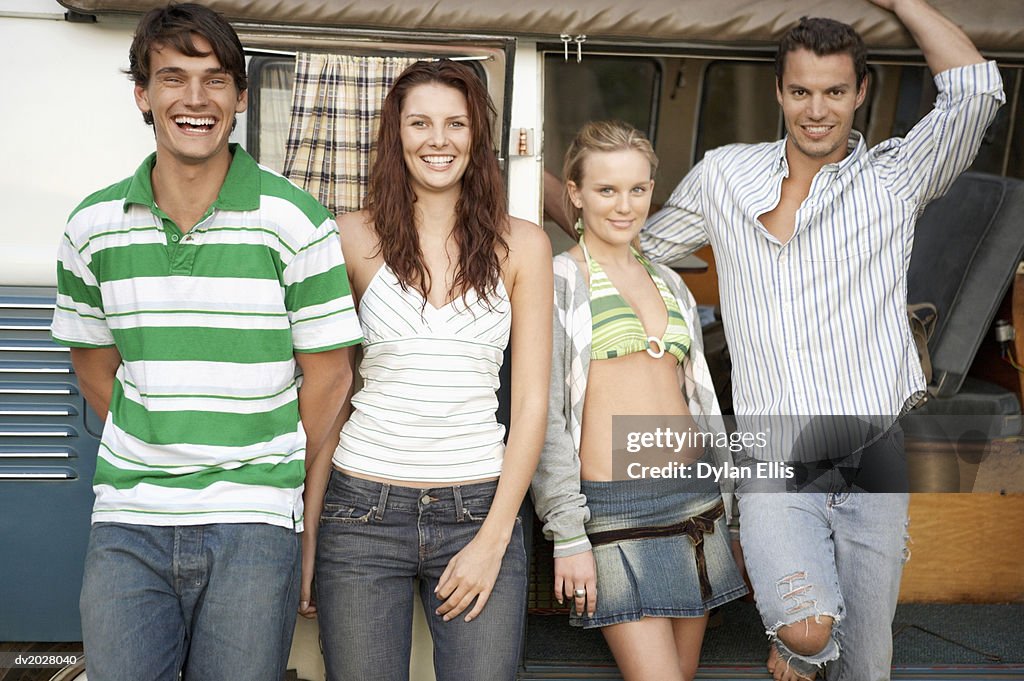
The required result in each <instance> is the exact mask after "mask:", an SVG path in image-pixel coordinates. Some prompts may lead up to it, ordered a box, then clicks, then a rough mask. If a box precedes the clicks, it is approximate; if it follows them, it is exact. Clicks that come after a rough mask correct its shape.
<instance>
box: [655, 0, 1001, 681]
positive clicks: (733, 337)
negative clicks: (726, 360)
mask: <svg viewBox="0 0 1024 681" xmlns="http://www.w3.org/2000/svg"><path fill="white" fill-rule="evenodd" d="M871 1H872V2H874V4H876V5H879V6H880V7H883V8H885V9H888V10H890V11H892V12H894V13H895V14H896V16H897V17H899V19H900V20H901V21H902V22H903V24H904V25H905V26H906V28H907V29H908V30H909V31H910V33H911V34H912V35H913V37H914V39H915V40H916V42H917V44H918V45H919V46H920V48H921V51H922V52H923V53H924V56H925V59H926V60H927V62H928V66H929V68H930V69H931V71H932V73H933V74H934V75H935V84H936V87H937V88H938V92H939V94H938V98H937V100H936V103H935V108H934V109H933V110H932V111H931V112H930V113H929V114H928V115H927V116H925V117H924V119H922V120H921V121H920V122H919V123H918V124H917V125H916V126H914V128H913V129H912V130H910V132H909V133H908V134H907V136H906V137H904V138H902V139H898V138H897V139H889V140H886V141H885V142H882V143H881V144H879V145H877V146H875V147H872V148H870V149H869V148H868V147H867V145H866V144H865V142H864V137H863V135H862V134H861V133H859V132H857V131H855V130H853V129H852V125H853V117H854V113H855V112H856V110H857V108H858V107H859V106H860V105H861V104H862V103H863V102H864V99H865V96H866V94H867V86H868V83H867V68H866V65H865V48H864V44H863V42H862V41H861V38H860V36H859V35H857V33H856V32H855V31H854V30H853V29H852V28H851V27H850V26H847V25H846V24H842V23H839V22H836V21H832V20H829V19H804V20H801V22H800V24H799V25H797V26H795V27H794V28H792V29H791V30H790V31H789V32H788V33H787V34H786V35H785V36H784V37H783V38H782V41H781V43H780V45H779V50H778V54H777V57H776V96H777V99H778V101H779V105H780V106H781V107H782V112H783V118H784V119H785V125H786V137H785V138H784V139H783V140H780V141H779V142H775V143H769V144H754V145H730V146H726V147H723V148H721V149H716V150H714V151H711V152H708V154H707V155H706V156H705V158H704V159H703V160H702V161H701V162H700V163H698V164H697V165H696V166H695V167H694V168H693V170H692V171H691V172H690V173H689V174H688V175H687V176H686V177H685V178H684V179H683V180H682V182H681V183H680V184H679V186H678V187H677V188H676V189H675V191H674V192H673V194H672V196H671V198H670V199H669V201H668V204H667V205H666V206H665V208H664V209H663V210H662V211H661V212H659V213H658V214H656V215H655V216H654V217H652V218H651V219H650V221H649V222H648V224H647V227H646V228H645V231H644V233H643V234H642V242H643V245H644V248H645V250H646V252H647V253H648V255H650V257H651V258H652V259H653V260H657V261H673V260H676V259H678V258H679V257H681V256H683V255H685V254H686V253H689V252H691V251H693V250H695V249H696V248H698V247H700V246H701V245H703V244H704V243H709V242H710V244H711V246H712V247H713V249H714V252H715V260H716V263H717V267H718V276H719V285H720V289H721V296H722V315H723V318H724V321H725V328H726V332H727V337H728V342H729V348H730V352H731V356H732V360H733V376H732V378H733V381H732V384H733V402H734V405H735V409H736V412H737V415H738V416H739V417H741V418H742V417H755V418H756V417H774V416H783V415H803V416H812V417H819V416H821V417H830V418H831V417H837V416H838V417H842V416H852V415H872V416H874V417H879V416H881V417H882V418H883V423H885V424H886V425H888V424H892V423H893V422H894V421H895V419H896V418H897V417H898V416H899V415H900V414H902V413H903V412H904V411H906V410H907V409H909V408H910V407H911V406H913V404H914V403H915V402H917V401H918V400H919V399H920V398H921V396H922V395H923V394H924V389H925V381H924V376H923V374H922V371H921V367H920V363H919V362H918V357H917V352H916V349H915V346H914V342H913V340H912V337H911V334H910V331H909V329H908V325H907V318H906V309H905V306H906V302H907V301H906V272H907V266H908V263H909V261H910V254H911V249H912V245H913V237H914V224H915V222H916V220H917V217H918V216H919V215H920V214H921V211H922V210H923V209H924V206H925V205H926V204H927V203H928V202H929V201H931V200H933V199H935V198H937V197H939V196H941V195H942V194H943V193H944V192H945V191H946V190H947V189H948V187H949V186H950V185H951V184H952V182H953V180H954V179H956V177H957V176H958V175H959V174H960V173H961V172H962V171H963V170H964V169H965V168H967V166H968V165H969V164H970V163H971V161H972V160H973V159H974V156H975V154H976V153H977V150H978V147H979V145H980V144H981V140H982V136H983V135H984V133H985V129H986V127H987V126H988V125H989V123H990V122H991V121H992V119H993V118H994V116H995V114H996V111H997V109H998V108H999V106H1000V104H1001V103H1002V102H1003V101H1004V95H1003V91H1002V82H1001V80H1000V77H999V71H998V69H997V68H996V65H995V63H994V62H985V60H984V59H983V58H982V56H981V55H980V54H979V53H978V51H977V49H975V47H974V45H973V44H972V43H971V41H970V40H969V39H968V38H967V36H966V35H964V33H963V32H962V31H961V30H960V29H959V28H958V27H957V26H956V25H954V24H953V23H952V22H950V21H949V20H948V19H946V18H945V17H943V16H942V15H941V14H939V13H938V12H937V11H936V10H935V9H933V8H932V7H931V6H929V5H928V4H927V3H926V2H925V1H924V0H871ZM902 446H903V441H902V433H901V432H900V430H899V428H898V426H896V425H893V426H892V427H891V428H888V430H887V431H886V432H885V434H884V435H883V436H882V437H880V438H874V439H872V440H871V441H870V442H869V444H868V446H866V447H865V448H863V450H862V451H858V452H857V455H858V457H860V459H858V460H861V459H863V460H875V461H886V460H889V461H895V460H898V459H901V457H902ZM883 486H884V485H883ZM818 489H821V488H820V487H819V488H818ZM837 490H838V491H837ZM739 492H740V495H739V504H740V514H741V518H742V520H741V541H742V544H743V550H744V555H745V558H746V564H747V568H748V570H749V574H750V578H751V580H752V583H753V585H754V590H755V594H756V599H757V604H758V609H759V610H760V613H761V617H762V619H763V621H764V625H765V629H766V630H767V631H768V633H769V635H770V637H771V639H772V649H771V654H770V655H769V661H768V666H769V669H770V670H771V671H772V673H773V675H774V677H775V679H777V680H779V681H795V680H796V679H813V678H815V676H817V675H819V674H821V673H822V672H823V671H825V670H827V675H828V679H829V680H830V681H834V680H835V679H842V680H850V681H854V680H856V681H876V680H878V679H888V678H889V676H890V664H891V659H892V630H891V623H892V617H893V615H894V613H895V609H896V601H897V595H898V592H899V581H900V575H901V572H902V563H903V554H904V546H905V522H906V518H907V501H908V498H907V494H906V493H905V492H901V493H885V494H883V493H874V494H868V493H850V492H849V488H848V487H842V486H839V487H837V488H835V489H830V488H827V487H826V488H825V489H824V490H823V491H820V492H814V493H808V492H804V493H792V494H785V493H777V494H769V493H765V494H750V493H748V494H742V492H743V487H742V486H741V488H740V490H739Z"/></svg>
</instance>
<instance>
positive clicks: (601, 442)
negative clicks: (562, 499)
mask: <svg viewBox="0 0 1024 681" xmlns="http://www.w3.org/2000/svg"><path fill="white" fill-rule="evenodd" d="M680 377H681V372H680V371H679V369H678V364H677V362H676V358H675V357H673V356H671V355H669V354H666V355H664V356H663V357H661V358H659V359H655V358H654V357H651V355H649V354H648V353H646V352H635V353H632V354H630V355H626V356H625V357H616V358H614V359H601V360H591V362H590V371H589V373H588V374H587V394H586V398H585V400H584V403H583V424H582V431H583V432H582V434H581V437H580V478H581V479H583V480H592V481H609V480H613V479H616V478H615V476H614V475H613V469H612V460H613V457H612V450H613V443H612V417H614V416H665V417H671V418H666V419H665V421H664V423H663V425H664V426H666V427H670V428H672V430H676V431H678V430H681V429H682V428H689V429H692V430H694V431H696V430H697V425H696V423H695V422H694V421H693V419H692V418H691V416H690V409H689V408H688V407H687V405H686V399H685V398H684V397H683V393H682V391H681V390H680V380H681V379H680ZM678 417H685V420H684V419H680V418H678ZM619 444H620V446H621V444H623V443H619ZM703 454H704V450H703V448H691V447H684V448H683V449H681V450H680V451H679V452H674V451H673V452H672V453H671V454H669V453H667V452H666V453H664V456H671V457H674V458H675V460H678V461H679V462H680V463H692V462H693V461H696V460H697V459H699V458H700V457H701V456H703ZM620 455H621V454H620Z"/></svg>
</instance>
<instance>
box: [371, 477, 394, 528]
mask: <svg viewBox="0 0 1024 681" xmlns="http://www.w3.org/2000/svg"><path fill="white" fill-rule="evenodd" d="M390 491H391V485H389V484H387V483H384V484H382V485H381V486H380V498H379V499H377V507H376V508H375V509H374V514H373V519H374V520H384V509H385V508H387V506H388V492H390Z"/></svg>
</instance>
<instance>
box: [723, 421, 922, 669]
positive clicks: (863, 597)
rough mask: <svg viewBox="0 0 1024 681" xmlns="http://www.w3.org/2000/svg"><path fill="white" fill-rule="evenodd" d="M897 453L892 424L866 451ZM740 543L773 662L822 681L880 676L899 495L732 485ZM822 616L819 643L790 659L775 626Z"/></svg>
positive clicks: (893, 582) (893, 590) (900, 522)
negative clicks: (827, 622)
mask: <svg viewBox="0 0 1024 681" xmlns="http://www.w3.org/2000/svg"><path fill="white" fill-rule="evenodd" d="M868 453H870V454H871V455H873V456H885V455H887V454H890V455H891V456H893V457H896V456H902V433H901V432H900V431H899V430H898V429H894V430H893V431H892V432H890V433H889V434H888V435H886V436H885V437H883V438H882V439H881V440H880V441H879V442H877V443H876V444H874V445H873V446H872V447H871V448H869V450H868ZM738 496H739V507H740V541H741V543H742V545H743V555H744V562H745V563H746V566H747V573H748V574H749V576H750V581H751V584H753V586H754V598H755V599H756V601H757V608H758V610H759V611H760V613H761V619H762V621H763V622H764V626H765V629H766V631H767V633H768V635H769V637H771V638H772V640H773V641H774V643H775V646H776V647H777V648H778V651H779V655H780V658H781V661H782V663H783V664H789V665H790V666H791V667H792V668H793V669H794V670H795V671H797V672H799V673H801V674H805V675H807V674H809V673H810V672H815V671H816V672H821V671H822V670H823V669H824V671H825V672H826V676H827V678H828V680H829V681H880V680H884V679H888V678H889V677H890V672H891V669H890V667H891V662H892V618H893V615H894V614H895V613H896V601H897V597H898V595H899V587H900V577H901V575H902V572H903V562H904V555H905V547H906V541H907V534H906V527H907V504H908V499H909V498H908V495H907V494H905V493H868V492H860V493H851V492H848V491H842V492H791V493H786V492H761V493H746V494H744V493H743V487H742V486H741V487H740V488H739V490H738ZM820 615H828V616H829V617H832V618H833V620H834V621H835V623H834V625H833V626H832V636H831V638H830V639H829V641H828V643H827V644H826V645H825V647H824V649H822V650H821V651H820V652H818V653H816V654H814V655H797V654H796V653H794V652H793V651H791V650H790V649H789V648H787V647H786V645H785V643H784V642H783V641H782V640H780V639H779V638H777V637H776V631H777V630H778V629H779V627H781V626H783V625H788V624H793V623H796V622H800V621H802V620H805V619H807V618H814V617H816V616H820Z"/></svg>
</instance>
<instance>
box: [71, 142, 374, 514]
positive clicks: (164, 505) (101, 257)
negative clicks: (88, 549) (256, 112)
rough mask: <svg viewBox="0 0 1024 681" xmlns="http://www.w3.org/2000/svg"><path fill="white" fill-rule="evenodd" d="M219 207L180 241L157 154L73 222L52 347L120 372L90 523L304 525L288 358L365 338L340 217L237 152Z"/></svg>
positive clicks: (301, 464)
mask: <svg viewBox="0 0 1024 681" xmlns="http://www.w3.org/2000/svg"><path fill="white" fill-rule="evenodd" d="M231 151H232V153H233V160H232V162H231V168H230V170H229V171H228V174H227V177H226V179H225V181H224V185H223V187H222V188H221V191H220V195H219V196H218V197H217V200H216V201H214V203H213V205H212V206H211V207H210V209H209V210H208V211H207V213H206V215H204V216H203V218H202V219H201V220H200V221H199V223H198V224H197V225H196V226H195V227H194V228H193V229H192V230H191V231H189V232H188V233H187V234H182V233H181V232H180V231H179V229H178V228H177V227H176V226H175V225H174V223H173V222H171V220H170V219H169V218H168V217H167V215H166V214H165V213H164V212H163V211H162V210H160V208H159V207H157V205H156V204H155V202H154V200H153V189H152V184H151V180H150V173H151V170H152V167H153V163H154V162H155V158H156V156H155V154H154V155H153V156H151V157H149V158H148V159H147V160H146V161H145V162H143V164H142V165H141V166H140V167H139V169H138V170H137V171H136V173H135V175H134V176H133V177H130V178H128V179H126V180H124V181H122V182H119V183H118V184H115V185H113V186H111V187H108V188H107V189H104V190H102V191H100V192H97V193H96V194H93V195H92V196H90V197H89V198H87V199H86V200H85V201H84V202H83V203H82V204H81V205H80V206H79V207H78V208H76V209H75V211H74V212H73V213H72V215H71V218H70V219H69V221H68V225H67V230H66V232H65V234H64V239H63V240H62V242H61V246H60V250H59V255H58V263H57V282H58V295H57V309H56V312H55V314H54V318H53V327H52V333H53V338H54V340H55V341H57V342H58V343H62V344H64V345H68V346H71V347H80V348H95V347H109V346H111V345H116V346H117V349H118V350H119V351H120V353H121V357H122V359H123V363H122V365H121V367H120V368H119V369H118V371H117V378H116V380H115V382H114V392H113V398H112V400H111V404H110V414H109V415H108V417H107V422H106V425H105V426H104V429H103V437H102V440H101V442H100V447H99V456H98V460H97V465H96V478H95V481H94V489H95V491H96V505H95V507H94V509H93V517H92V519H93V522H103V521H111V522H124V523H135V524H146V525H198V524H207V523H241V522H247V523H248V522H259V523H268V524H271V525H279V526H282V527H289V528H292V527H294V528H295V529H296V531H301V529H302V494H301V493H302V484H303V479H304V477H305V431H304V430H303V428H302V425H301V424H300V422H299V409H298V399H297V391H296V382H295V373H296V362H295V358H294V354H293V353H295V352H323V351H326V350H332V349H335V348H340V347H344V346H348V345H353V344H355V343H358V342H359V341H360V340H361V331H360V327H359V320H358V319H357V317H356V313H355V308H354V306H353V301H352V296H351V294H350V292H349V287H348V278H347V276H346V273H345V264H344V260H343V258H342V254H341V245H340V243H339V240H338V234H337V230H336V229H335V223H334V220H333V219H332V216H331V214H330V213H329V212H328V211H327V209H326V208H324V207H323V206H321V205H320V204H319V203H318V202H317V201H316V200H315V199H313V198H312V197H311V196H309V195H308V194H306V193H305V192H304V191H302V190H301V189H299V188H298V187H296V186H295V185H294V184H292V183H291V182H290V181H288V180H287V179H285V178H283V177H281V176H280V175H278V174H276V173H274V172H273V171H270V170H268V169H266V168H263V167H261V166H259V165H257V164H256V162H255V161H254V160H253V159H252V157H251V156H249V154H247V153H246V152H245V150H244V149H242V148H240V147H238V146H236V145H232V146H231Z"/></svg>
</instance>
